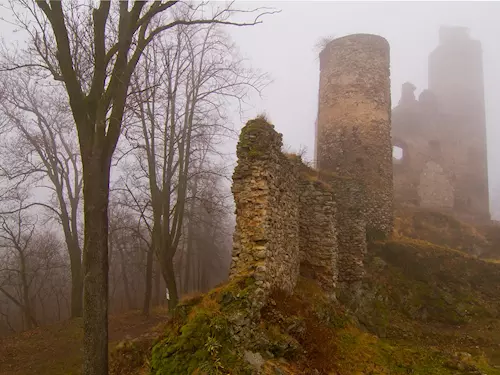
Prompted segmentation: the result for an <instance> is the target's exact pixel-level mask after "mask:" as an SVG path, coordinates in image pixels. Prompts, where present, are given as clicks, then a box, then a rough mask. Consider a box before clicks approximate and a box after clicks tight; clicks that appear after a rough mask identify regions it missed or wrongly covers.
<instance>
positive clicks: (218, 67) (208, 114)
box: [127, 24, 267, 309]
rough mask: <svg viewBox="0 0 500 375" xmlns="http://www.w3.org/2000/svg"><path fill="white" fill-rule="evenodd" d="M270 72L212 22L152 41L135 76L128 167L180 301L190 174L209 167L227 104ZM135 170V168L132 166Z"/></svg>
mask: <svg viewBox="0 0 500 375" xmlns="http://www.w3.org/2000/svg"><path fill="white" fill-rule="evenodd" d="M266 82H267V80H266V76H265V75H259V74H257V73H255V72H254V71H252V70H251V69H248V68H247V67H246V66H245V64H244V61H243V60H242V59H241V58H240V57H239V56H238V55H237V54H236V53H235V48H234V46H233V45H232V44H231V43H230V42H229V40H228V38H227V35H226V34H225V33H224V32H223V31H222V30H221V29H220V28H219V27H218V26H217V25H214V24H211V25H206V26H204V25H202V26H198V27H189V28H188V27H178V28H177V29H176V33H172V34H171V35H169V37H168V38H167V37H163V38H161V39H158V40H157V41H155V43H152V44H151V45H150V46H148V48H147V49H146V51H145V58H144V59H143V60H142V63H141V64H140V65H139V66H138V68H137V69H136V72H135V74H134V75H133V81H132V87H133V94H132V101H131V102H132V103H131V108H132V113H133V114H132V115H131V116H130V118H127V121H129V122H130V123H132V124H133V123H134V121H136V122H137V127H134V126H133V125H131V126H129V127H128V128H127V139H128V140H129V142H130V144H131V148H132V149H133V150H134V151H135V152H133V154H132V155H133V156H134V157H135V162H136V164H137V165H138V168H132V169H133V170H135V171H136V172H135V173H132V174H129V177H130V178H131V179H133V180H134V181H138V180H141V179H144V181H147V188H146V187H145V184H146V182H143V183H142V184H141V183H136V186H135V188H136V189H137V190H138V191H141V193H142V195H141V196H144V195H146V196H147V197H148V199H146V200H145V202H146V203H150V207H151V212H152V215H151V216H152V224H151V227H152V247H153V248H154V251H155V253H156V255H157V256H158V259H159V261H160V265H161V267H162V274H163V277H164V279H165V282H166V284H167V287H168V290H169V294H170V299H169V308H171V309H172V308H174V307H175V306H176V304H177V301H178V286H177V281H176V280H177V277H176V274H175V267H174V259H175V255H176V252H177V249H178V248H179V243H180V241H181V238H182V233H183V231H184V217H185V212H186V210H187V202H188V200H189V199H191V198H192V197H190V196H189V189H188V185H189V181H190V179H192V178H195V177H196V175H198V174H203V173H204V174H214V173H215V174H217V173H218V172H220V171H217V170H216V169H211V170H210V169H207V168H204V166H203V164H204V163H206V164H207V165H208V163H209V162H210V157H211V156H213V155H214V154H216V151H217V150H216V146H217V143H218V142H220V140H221V138H222V137H223V136H225V135H227V133H228V131H230V128H229V127H228V117H227V110H228V109H229V108H231V107H230V105H231V104H237V105H240V104H241V102H242V101H244V99H245V98H246V96H247V95H248V93H249V91H250V90H252V89H255V90H260V89H261V88H262V87H263V86H264V85H265V83H266ZM129 169H130V168H129Z"/></svg>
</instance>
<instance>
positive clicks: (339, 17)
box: [230, 1, 500, 218]
mask: <svg viewBox="0 0 500 375" xmlns="http://www.w3.org/2000/svg"><path fill="white" fill-rule="evenodd" d="M239 5H240V7H248V8H253V7H257V6H267V7H275V8H278V9H280V10H281V12H280V13H279V14H275V15H271V16H268V17H266V18H265V20H264V23H263V24H260V25H257V26H254V27H248V28H233V29H231V30H230V32H231V36H232V38H233V39H234V41H235V42H236V43H237V45H238V46H239V48H240V50H241V53H242V54H244V55H245V56H246V57H247V58H249V59H250V60H251V63H252V66H253V67H255V68H258V69H260V70H262V71H264V72H268V73H269V74H270V75H271V78H272V79H273V82H272V84H271V85H270V86H269V87H267V89H266V90H265V91H264V93H263V97H262V98H258V97H256V98H255V100H253V101H252V103H251V105H252V108H251V110H248V111H247V112H246V113H245V118H244V119H247V118H250V117H252V116H254V115H256V114H257V113H260V112H265V113H266V114H267V115H268V117H269V119H270V120H271V121H272V122H273V123H274V125H275V126H276V128H277V129H278V131H280V132H282V133H283V135H284V142H285V144H287V145H288V146H290V147H291V148H292V149H294V150H298V149H301V148H304V147H306V148H307V158H308V159H309V160H311V159H312V158H313V151H314V136H315V135H314V123H315V119H316V115H317V97H318V84H319V61H318V53H319V49H318V47H316V46H317V44H318V42H319V41H320V40H321V39H322V38H324V37H340V36H344V35H347V34H353V33H373V34H378V35H381V36H383V37H385V38H386V39H387V40H388V41H389V43H390V46H391V86H392V102H393V103H392V104H393V107H394V106H395V105H397V103H398V101H399V98H400V95H401V85H402V84H403V83H404V82H406V81H410V82H412V83H413V84H414V85H416V86H417V91H416V93H415V94H416V96H417V97H418V95H419V94H420V92H421V91H422V90H423V89H425V88H427V86H428V85H427V60H428V55H429V53H430V52H431V51H432V50H433V49H434V48H435V47H436V46H437V44H438V31H439V27H440V26H441V25H446V26H464V27H468V28H469V29H470V36H471V38H473V39H477V40H480V41H481V43H482V47H483V63H484V81H485V101H486V122H487V135H488V169H489V189H490V207H491V211H492V215H493V216H494V217H497V218H498V217H499V215H500V197H497V195H500V194H496V193H495V192H496V191H498V190H499V189H500V186H499V185H500V174H499V173H497V172H496V168H495V167H496V164H497V163H498V161H499V159H500V153H499V152H498V151H497V150H496V149H495V143H496V142H497V139H498V137H499V135H500V134H499V130H498V126H497V123H498V122H499V121H500V108H499V107H498V106H497V105H496V101H497V90H498V87H499V85H500V72H499V71H498V68H497V67H498V66H500V49H499V47H498V40H497V39H498V35H500V24H499V23H498V16H497V15H498V14H499V12H500V3H496V2H330V1H328V2H316V1H307V2H306V1H293V2H291V1H284V2H281V1H276V2H239ZM238 121H239V120H238Z"/></svg>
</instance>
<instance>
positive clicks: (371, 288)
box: [131, 238, 500, 375]
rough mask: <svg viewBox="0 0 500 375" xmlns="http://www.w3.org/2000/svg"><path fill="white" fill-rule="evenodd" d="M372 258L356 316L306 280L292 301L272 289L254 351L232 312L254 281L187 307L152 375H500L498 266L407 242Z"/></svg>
mask: <svg viewBox="0 0 500 375" xmlns="http://www.w3.org/2000/svg"><path fill="white" fill-rule="evenodd" d="M369 253H370V256H369V257H368V259H367V262H366V264H367V269H368V273H367V277H366V279H365V281H364V285H363V292H362V293H361V296H362V297H361V299H360V300H359V301H355V302H356V303H355V304H353V305H352V306H350V308H351V310H352V312H350V313H346V311H345V310H344V307H343V306H340V305H337V304H334V303H332V302H331V301H329V300H328V299H327V298H326V297H325V296H324V294H323V293H322V291H321V289H320V288H319V287H318V286H317V285H316V283H315V282H314V281H313V280H308V279H305V278H301V279H300V281H299V283H298V286H297V288H296V290H295V293H294V295H293V296H285V295H284V294H282V293H274V295H273V296H272V298H271V299H270V300H269V302H268V304H267V305H266V306H265V308H264V309H263V310H262V314H261V319H260V322H259V324H258V326H257V327H256V329H255V332H254V338H253V340H252V344H251V345H250V347H251V348H250V349H248V348H247V350H246V351H245V350H240V347H239V344H238V343H235V342H233V341H232V340H231V334H230V332H231V329H232V327H231V326H230V323H229V322H230V319H229V316H230V315H231V314H232V313H234V309H235V308H241V309H243V310H244V302H245V300H244V295H245V291H246V289H247V288H248V287H249V285H251V284H252V281H251V280H249V279H247V280H239V281H238V282H232V283H229V284H227V285H225V286H222V287H221V288H219V289H217V290H215V291H212V292H211V293H210V294H208V295H207V296H204V297H203V298H201V299H199V300H196V301H188V302H185V304H184V305H182V306H181V307H180V310H182V311H184V312H183V313H182V314H181V315H178V316H177V317H176V319H174V320H173V321H172V322H171V323H170V325H169V329H168V330H167V333H166V335H165V337H163V338H162V339H161V340H160V341H159V342H158V343H157V344H156V346H155V347H154V349H153V355H152V361H151V370H152V371H151V373H152V374H156V375H160V374H161V375H163V374H192V373H195V374H252V373H255V372H256V369H260V370H261V372H262V373H266V374H342V375H350V374H353V375H354V374H488V375H490V374H491V375H495V374H500V368H496V367H495V366H499V367H500V356H499V354H500V330H499V328H500V319H499V312H500V264H497V263H494V262H488V261H483V260H479V259H476V258H474V257H472V256H469V255H466V254H464V253H462V252H460V251H457V250H452V249H449V248H447V247H441V246H438V245H434V244H431V243H427V242H424V241H418V240H413V239H404V238H403V239H400V240H398V241H388V242H378V243H373V244H371V246H370V249H369ZM228 295H231V296H232V297H231V298H229V297H227V296H228ZM235 296H239V297H235ZM226 301H233V302H229V304H227V303H226ZM234 301H237V303H238V304H239V305H238V306H236V305H232V304H233V303H235V302H234ZM193 353H194V354H193ZM131 373H133V372H131Z"/></svg>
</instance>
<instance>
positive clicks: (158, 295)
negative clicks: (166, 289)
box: [153, 260, 162, 306]
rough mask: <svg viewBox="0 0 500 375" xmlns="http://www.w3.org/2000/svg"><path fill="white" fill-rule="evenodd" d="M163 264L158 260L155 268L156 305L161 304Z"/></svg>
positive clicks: (154, 302)
mask: <svg viewBox="0 0 500 375" xmlns="http://www.w3.org/2000/svg"><path fill="white" fill-rule="evenodd" d="M160 289H161V265H160V262H159V261H158V260H157V261H156V270H155V298H154V301H153V304H154V305H155V306H159V305H160V302H161V294H162V291H161V290H160Z"/></svg>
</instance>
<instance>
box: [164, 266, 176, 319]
mask: <svg viewBox="0 0 500 375" xmlns="http://www.w3.org/2000/svg"><path fill="white" fill-rule="evenodd" d="M163 264H164V267H162V269H163V278H164V280H165V282H166V284H167V288H168V293H169V297H170V298H169V300H168V309H169V311H173V310H174V308H175V307H176V306H177V303H178V302H179V294H178V292H177V282H176V280H175V273H174V262H173V259H172V258H171V257H169V258H166V259H165V261H164V263H163Z"/></svg>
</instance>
